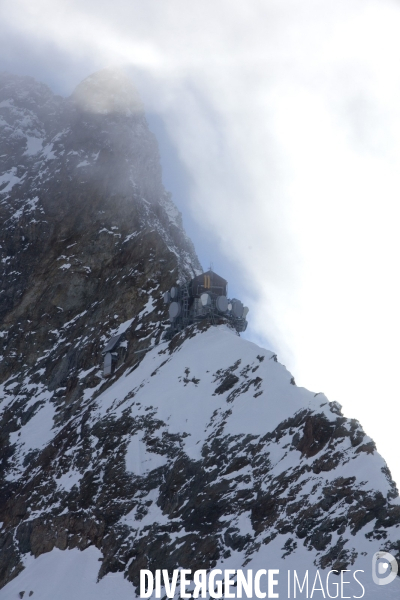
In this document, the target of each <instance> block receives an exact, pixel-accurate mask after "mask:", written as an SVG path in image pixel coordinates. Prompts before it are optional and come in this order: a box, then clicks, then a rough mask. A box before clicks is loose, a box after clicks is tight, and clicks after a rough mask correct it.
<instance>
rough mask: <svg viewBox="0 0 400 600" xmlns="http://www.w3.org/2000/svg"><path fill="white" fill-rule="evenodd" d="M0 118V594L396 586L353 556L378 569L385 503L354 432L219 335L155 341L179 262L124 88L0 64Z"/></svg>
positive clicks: (136, 113) (157, 176)
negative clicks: (251, 579)
mask: <svg viewBox="0 0 400 600" xmlns="http://www.w3.org/2000/svg"><path fill="white" fill-rule="evenodd" d="M0 119H1V121H0V128H1V129H0V136H1V137H0V164H1V166H0V218H1V222H2V231H3V236H2V241H1V246H2V247H1V252H2V268H3V276H2V282H1V295H0V310H1V319H2V321H1V329H0V335H1V338H0V339H1V341H2V344H3V350H2V357H1V361H0V376H1V380H0V381H1V386H0V390H1V392H0V394H1V395H0V400H1V403H0V411H1V413H0V418H1V460H2V471H1V492H0V494H1V495H0V522H1V523H2V527H1V532H0V536H1V537H0V581H1V586H4V587H3V589H2V590H0V598H3V597H4V598H12V597H14V596H13V594H14V595H15V597H17V593H19V592H20V591H24V592H25V593H26V594H27V595H28V594H29V593H30V591H32V592H33V593H34V594H35V596H34V597H36V596H38V597H41V598H54V597H55V594H56V595H57V597H59V598H64V597H65V598H77V599H79V598H82V599H83V598H85V599H87V598H91V597H93V598H103V597H104V598H109V597H110V594H113V595H116V596H118V597H119V598H122V599H124V598H125V597H126V598H128V597H133V595H134V591H135V589H136V591H137V586H138V583H139V571H140V569H144V568H146V569H151V570H155V569H169V570H172V569H176V568H189V569H192V570H195V569H202V568H204V569H211V568H222V569H226V568H232V569H240V568H246V569H253V570H256V569H260V568H268V567H269V568H279V569H280V570H281V572H283V571H285V570H287V569H297V570H299V571H301V570H302V569H303V570H305V569H311V570H312V569H313V570H314V571H313V572H316V571H317V569H318V570H320V572H321V573H327V572H328V571H329V570H330V569H336V570H341V569H349V570H350V572H351V571H352V570H355V569H362V570H363V571H364V572H365V577H364V579H362V578H361V579H362V581H363V584H364V586H365V588H366V591H367V595H366V596H365V597H367V598H371V599H372V598H395V597H396V598H397V597H398V595H399V585H398V582H396V581H395V582H393V583H392V584H390V585H388V586H385V587H379V586H375V585H374V584H372V583H371V581H370V579H371V576H370V571H371V567H370V563H371V557H372V555H373V554H374V553H375V552H376V551H378V550H387V551H389V552H391V553H392V554H393V555H394V556H396V557H397V558H398V559H399V561H400V501H399V497H398V493H397V490H396V487H395V484H394V483H393V481H392V480H391V477H390V473H389V471H388V469H387V467H386V465H385V462H384V461H383V459H382V458H381V457H380V456H379V455H378V454H377V452H376V449H375V445H374V443H373V441H372V440H371V439H370V438H368V436H366V435H365V433H364V432H363V430H362V428H361V426H360V424H359V423H358V422H356V421H352V420H348V419H346V418H344V417H343V416H342V414H341V412H340V406H339V405H338V404H337V403H329V402H328V400H327V399H326V398H325V397H324V396H323V395H322V394H313V393H311V392H308V391H307V390H305V389H303V388H297V387H296V385H295V384H294V381H293V378H292V377H291V375H290V374H289V373H288V372H287V371H286V369H285V368H284V367H283V366H282V365H280V364H279V363H278V362H277V359H276V356H275V355H273V354H272V353H271V352H268V351H266V350H264V349H261V348H259V347H257V346H255V345H254V344H251V343H250V342H246V341H244V340H242V339H240V338H239V337H238V336H237V335H236V334H235V332H233V331H231V330H230V329H229V328H228V327H227V326H226V325H219V326H217V327H215V326H209V325H207V324H205V325H204V327H202V328H195V327H191V328H189V329H187V330H186V331H184V332H182V333H181V334H180V335H178V336H175V337H174V338H173V339H172V340H171V341H170V342H168V343H167V342H164V341H162V339H161V336H162V331H163V329H164V328H165V326H166V324H167V322H166V320H165V319H166V314H165V310H164V308H163V305H162V293H163V292H164V291H165V290H166V289H168V288H169V287H170V286H171V284H172V283H174V282H175V281H176V280H177V279H179V278H181V279H185V278H187V277H190V276H192V275H193V273H194V272H197V271H198V270H199V269H200V265H199V264H198V260H197V258H196V255H195V252H194V250H193V247H192V244H191V242H190V241H189V240H188V239H187V237H186V235H185V233H184V231H183V229H182V224H181V220H180V215H179V213H178V211H177V209H176V208H175V206H174V205H173V203H172V202H171V199H170V198H169V196H168V194H166V192H165V191H164V189H163V186H162V182H161V171H160V166H159V160H158V152H157V145H156V142H155V140H154V138H153V136H152V134H151V133H150V132H149V130H148V128H147V125H146V121H145V117H144V114H143V108H142V105H141V103H140V100H139V99H138V97H137V94H136V92H135V90H134V89H133V88H132V86H131V84H130V83H129V81H127V80H125V79H124V78H123V77H122V76H121V75H119V74H118V73H112V72H107V71H106V72H101V73H98V74H96V75H94V76H92V77H90V78H88V79H87V80H85V81H84V82H83V83H82V84H80V85H79V86H78V88H77V90H76V91H75V93H74V94H73V95H72V97H71V98H70V99H68V100H65V99H62V98H59V97H56V96H54V95H53V94H52V93H51V92H50V90H49V89H48V88H46V87H45V86H43V85H41V84H38V83H37V82H35V81H33V80H31V79H29V78H17V77H13V76H10V75H2V76H1V77H0ZM118 331H125V334H126V342H125V345H126V353H125V354H124V356H123V357H122V358H121V360H120V362H119V363H118V365H117V369H116V372H115V374H114V376H113V377H112V378H111V379H108V380H105V379H104V378H103V376H102V372H101V368H100V366H101V361H102V358H101V350H102V348H103V347H104V344H105V342H106V341H107V340H108V339H109V337H110V336H111V335H113V334H115V333H116V332H118ZM143 349H146V350H147V352H141V350H143ZM82 565H86V566H85V569H86V570H85V571H84V572H83V571H82V569H83V567H82ZM53 573H56V575H53ZM97 577H99V581H98V583H96V580H97ZM63 586H64V587H63ZM65 586H66V588H65ZM65 589H67V591H65ZM349 590H351V591H352V592H354V595H360V593H361V589H360V586H359V585H356V584H355V582H354V580H353V582H352V583H351V584H348V587H347V588H346V591H347V592H349ZM280 594H281V596H280V597H285V587H284V585H283V586H282V588H280ZM319 594H320V596H317V595H316V594H315V596H314V597H322V595H321V592H319ZM349 596H350V593H349ZM300 597H305V595H304V596H300Z"/></svg>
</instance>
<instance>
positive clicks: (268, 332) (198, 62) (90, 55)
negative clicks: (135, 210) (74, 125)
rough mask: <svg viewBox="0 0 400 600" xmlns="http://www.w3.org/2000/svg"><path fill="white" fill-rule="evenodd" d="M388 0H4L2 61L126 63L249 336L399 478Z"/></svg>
mask: <svg viewBox="0 0 400 600" xmlns="http://www.w3.org/2000/svg"><path fill="white" fill-rule="evenodd" d="M399 31H400V3H399V2H398V1H394V0H301V2H300V1H299V0H248V1H247V2H246V3H244V2H239V1H237V0H201V1H200V0H193V1H192V2H187V0H165V1H163V2H161V1H160V0H146V2H143V0H114V1H113V2H112V3H111V2H108V1H105V0H96V1H94V0H79V2H78V0H51V1H49V0H35V2H34V3H33V2H31V1H30V0H2V2H1V3H0V70H7V71H11V72H13V73H17V74H21V75H22V74H23V75H31V76H34V77H35V78H37V79H39V80H41V81H44V82H45V83H47V84H48V85H49V86H50V87H51V88H52V89H53V90H54V91H56V92H57V93H60V94H61V95H69V94H70V93H71V92H72V90H73V89H74V87H75V86H76V85H77V84H78V83H79V82H80V81H81V80H82V79H83V78H85V77H86V76H88V75H89V74H91V73H92V72H94V71H96V70H98V69H102V68H104V67H110V66H111V67H112V66H116V67H123V68H125V69H126V70H127V72H128V73H129V74H130V76H131V77H132V78H133V80H134V82H135V84H136V86H137V88H138V90H139V92H140V94H141V96H142V98H143V100H144V102H145V105H146V110H147V114H148V120H149V123H150V127H151V128H152V129H153V131H154V132H155V133H156V134H157V137H158V138H159V142H160V151H161V158H162V164H163V171H164V182H165V186H166V188H167V189H169V190H170V191H171V192H172V194H173V199H174V200H175V202H176V203H177V204H178V206H179V208H180V210H181V211H182V212H183V217H184V223H185V226H186V228H187V230H188V232H189V234H190V236H191V237H192V239H193V241H194V243H195V246H196V249H197V251H198V254H199V257H200V259H201V262H202V263H203V266H204V267H208V266H209V263H210V261H212V262H213V266H214V269H215V270H216V271H217V272H218V273H220V274H221V275H222V276H224V277H225V278H226V279H228V281H229V286H230V292H231V295H235V296H238V297H239V298H241V299H242V300H244V301H245V303H246V304H247V305H248V306H249V307H250V313H249V317H248V318H249V329H248V331H247V332H246V334H245V335H246V337H247V338H248V339H251V340H253V341H255V342H257V343H259V344H260V345H262V346H264V347H267V348H270V349H273V350H274V351H276V352H277V354H278V359H279V360H280V361H281V362H283V363H284V364H285V365H286V366H287V367H288V369H289V370H290V371H291V372H292V373H293V375H294V377H295V380H296V383H297V385H301V386H304V387H307V388H308V389H311V390H313V391H315V392H321V391H322V392H324V393H325V394H326V395H327V396H328V398H329V399H330V400H336V401H338V402H340V404H342V406H343V412H344V414H345V415H346V416H348V417H352V418H356V419H358V420H359V421H360V422H361V423H362V425H363V427H364V430H365V431H366V433H367V434H368V435H370V436H371V437H373V438H374V440H375V441H376V443H377V446H378V450H379V451H380V452H381V454H382V455H383V456H384V457H385V459H386V461H387V462H388V465H389V467H390V469H391V471H392V474H393V476H394V478H395V479H396V480H397V481H398V482H399V484H400V461H399V460H398V456H399V454H400V441H399V423H400V394H399V383H398V372H399V365H400V350H399V346H400V344H399V338H400V318H399V306H400V286H399V264H398V263H399V256H400V253H399V250H400V237H399V233H398V229H399V208H398V206H399V197H400V101H399V100H400V69H399V67H398V65H399V64H400V36H399V35H398V32H399Z"/></svg>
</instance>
